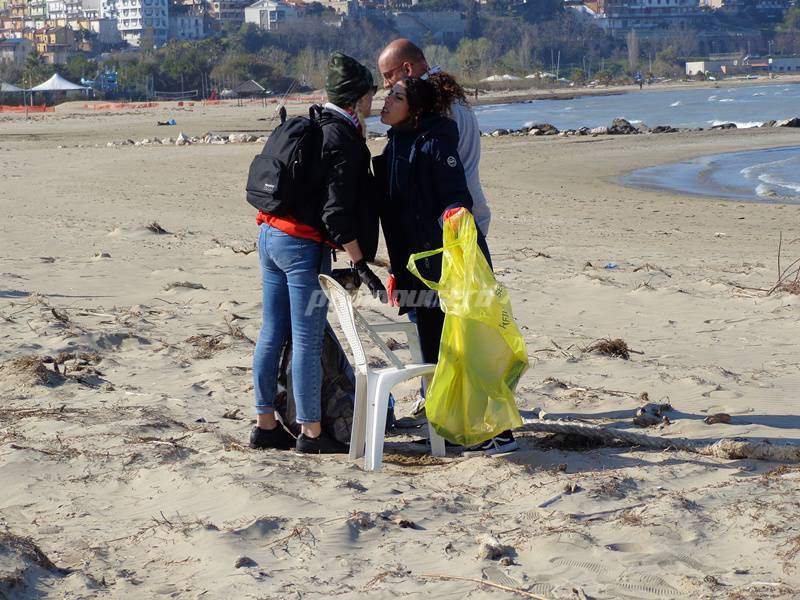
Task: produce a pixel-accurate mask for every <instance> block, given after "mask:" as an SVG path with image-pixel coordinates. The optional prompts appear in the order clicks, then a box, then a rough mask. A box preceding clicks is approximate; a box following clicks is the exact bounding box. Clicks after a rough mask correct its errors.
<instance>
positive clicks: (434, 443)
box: [319, 275, 445, 471]
mask: <svg viewBox="0 0 800 600" xmlns="http://www.w3.org/2000/svg"><path fill="white" fill-rule="evenodd" d="M319 282H320V285H321V286H322V291H323V292H325V295H326V296H327V297H328V300H330V302H331V305H332V306H333V309H334V312H335V313H336V316H337V317H338V318H339V323H340V324H341V326H342V330H343V331H344V335H345V337H346V338H347V343H348V344H349V345H350V350H351V351H352V352H353V359H354V361H355V374H356V400H355V406H354V407H353V429H352V431H351V433H350V459H351V460H356V459H359V458H361V457H362V456H363V457H364V469H366V470H367V471H377V470H379V469H380V468H381V463H382V462H383V438H384V432H385V430H386V412H387V410H388V408H389V392H391V391H392V388H393V387H394V386H395V385H397V384H398V383H401V382H403V381H407V380H408V379H413V378H414V377H424V378H426V380H429V379H430V377H431V376H432V375H433V371H434V370H435V368H436V365H435V364H431V363H424V362H422V350H421V348H420V345H419V338H418V337H417V329H416V326H415V325H414V324H413V323H393V322H388V323H379V324H378V323H376V324H370V323H367V321H366V320H365V319H364V317H363V316H361V314H360V313H359V312H358V311H357V310H356V308H355V307H354V306H353V301H352V299H351V298H350V294H349V293H348V292H347V290H345V289H344V288H343V287H342V286H341V285H339V283H338V282H337V281H336V280H335V279H333V278H332V277H330V276H328V275H320V276H319ZM359 330H360V331H362V332H364V333H365V334H366V335H367V336H369V338H370V339H371V340H372V342H373V343H374V344H375V345H376V346H378V348H380V350H381V351H382V352H383V354H385V355H386V358H387V359H389V361H390V362H391V363H392V365H393V366H391V367H386V368H383V369H373V368H371V367H370V366H369V365H368V364H367V356H366V353H365V352H364V346H363V345H362V343H361V336H360V335H359ZM396 332H403V333H405V334H406V338H407V339H408V347H409V350H410V351H411V359H412V360H413V361H414V362H413V363H412V364H404V363H403V362H402V361H401V360H400V358H398V356H397V355H396V354H395V353H394V352H392V351H391V350H390V349H389V347H388V346H387V345H386V342H384V341H383V339H381V337H380V335H378V334H379V333H396ZM428 431H429V433H430V440H431V454H432V455H433V456H444V455H445V447H444V438H442V437H441V436H439V435H438V434H437V433H436V432H435V431H434V430H433V427H431V425H430V423H428Z"/></svg>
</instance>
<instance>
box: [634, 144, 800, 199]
mask: <svg viewBox="0 0 800 600" xmlns="http://www.w3.org/2000/svg"><path fill="white" fill-rule="evenodd" d="M622 183H623V184H625V185H628V186H633V187H639V188H644V189H654V190H663V191H671V192H678V193H683V194H694V195H701V196H713V197H716V198H729V199H732V200H748V201H753V202H770V203H779V204H800V147H789V148H769V149H765V150H748V151H746V152H728V153H725V154H715V155H711V156H701V157H699V158H693V159H691V160H684V161H680V162H676V163H669V164H665V165H658V166H655V167H648V168H646V169H639V170H637V171H633V172H631V173H628V174H627V175H625V176H624V177H623V178H622Z"/></svg>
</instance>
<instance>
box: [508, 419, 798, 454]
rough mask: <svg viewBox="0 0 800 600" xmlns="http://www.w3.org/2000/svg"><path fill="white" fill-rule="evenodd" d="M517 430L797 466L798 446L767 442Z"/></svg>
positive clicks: (567, 425)
mask: <svg viewBox="0 0 800 600" xmlns="http://www.w3.org/2000/svg"><path fill="white" fill-rule="evenodd" d="M518 430H519V431H536V432H541V433H571V434H574V435H582V436H585V437H588V438H594V439H598V440H602V441H604V442H615V441H621V442H625V443H627V444H631V445H633V446H643V447H645V448H659V449H661V450H667V449H672V450H683V451H686V452H694V453H695V454H703V455H705V456H714V457H716V458H724V459H743V458H746V459H754V460H769V461H776V462H784V463H800V446H795V445H791V444H781V445H776V444H771V443H769V442H768V441H760V442H754V441H747V440H741V439H720V440H717V441H715V442H711V443H704V442H699V441H696V440H690V439H687V438H662V437H656V436H652V435H645V434H642V433H635V432H633V431H627V430H625V429H617V428H614V427H604V426H602V425H592V424H589V423H576V422H574V421H562V420H556V419H554V420H548V419H526V420H525V421H524V422H523V425H522V427H520V428H519V429H518Z"/></svg>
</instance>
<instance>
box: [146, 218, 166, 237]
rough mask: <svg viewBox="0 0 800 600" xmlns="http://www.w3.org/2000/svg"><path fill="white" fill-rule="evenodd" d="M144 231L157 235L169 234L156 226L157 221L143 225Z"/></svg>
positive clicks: (159, 226)
mask: <svg viewBox="0 0 800 600" xmlns="http://www.w3.org/2000/svg"><path fill="white" fill-rule="evenodd" d="M145 229H148V230H149V231H152V232H153V233H155V234H158V235H166V234H168V233H169V231H167V230H166V229H164V228H163V227H162V226H161V225H159V224H158V221H153V222H152V223H149V224H148V225H145Z"/></svg>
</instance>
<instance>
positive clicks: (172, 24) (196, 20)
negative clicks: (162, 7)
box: [169, 4, 205, 40]
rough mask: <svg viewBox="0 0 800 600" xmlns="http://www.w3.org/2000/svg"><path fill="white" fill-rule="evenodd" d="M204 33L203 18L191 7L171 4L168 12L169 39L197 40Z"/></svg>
mask: <svg viewBox="0 0 800 600" xmlns="http://www.w3.org/2000/svg"><path fill="white" fill-rule="evenodd" d="M204 33H205V28H204V18H203V15H202V14H197V13H196V12H194V11H193V10H192V9H191V7H189V6H183V5H180V4H178V5H173V6H172V7H171V10H170V14H169V39H171V40H199V39H201V38H202V37H203V35H204Z"/></svg>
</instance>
